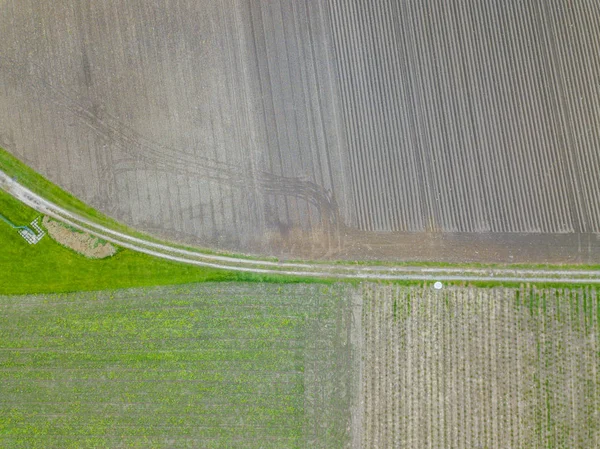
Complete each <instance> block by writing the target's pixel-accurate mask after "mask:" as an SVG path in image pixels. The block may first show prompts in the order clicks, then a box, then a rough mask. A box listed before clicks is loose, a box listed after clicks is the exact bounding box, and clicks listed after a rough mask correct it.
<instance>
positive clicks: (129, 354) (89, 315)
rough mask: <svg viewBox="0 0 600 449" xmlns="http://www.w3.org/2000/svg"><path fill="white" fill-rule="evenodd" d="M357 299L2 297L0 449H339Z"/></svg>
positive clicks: (294, 295)
mask: <svg viewBox="0 0 600 449" xmlns="http://www.w3.org/2000/svg"><path fill="white" fill-rule="evenodd" d="M348 289H349V288H348V287H347V286H344V285H335V286H317V285H285V286H282V285H275V284H263V285H257V284H247V283H204V284H195V285H185V286H170V287H155V288H145V289H129V290H119V291H111V292H100V293H97V292H95V293H75V294H52V295H37V296H13V297H6V296H5V297H0V310H1V312H0V385H1V391H2V395H1V397H0V447H11V448H15V447H23V448H35V447H39V448H61V449H66V448H87V447H140V448H147V447H152V448H161V447H165V448H167V447H168V448H178V447H194V448H205V449H208V448H276V449H283V448H300V447H306V448H311V449H313V448H321V447H322V448H332V447H344V445H345V444H346V443H347V440H348V435H347V426H348V420H349V407H350V405H349V398H350V395H349V392H348V388H349V387H348V385H349V382H348V381H347V378H348V376H349V372H350V371H351V354H350V345H349V344H348V339H347V335H348V332H349V330H348V329H349V328H348V326H349V325H350V320H349V315H348V314H349V307H348V304H349V301H348Z"/></svg>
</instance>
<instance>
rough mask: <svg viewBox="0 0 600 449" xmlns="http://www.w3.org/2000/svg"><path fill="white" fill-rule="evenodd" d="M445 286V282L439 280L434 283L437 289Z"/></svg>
mask: <svg viewBox="0 0 600 449" xmlns="http://www.w3.org/2000/svg"><path fill="white" fill-rule="evenodd" d="M443 286H444V284H442V283H441V282H440V281H437V282H436V283H435V284H433V288H435V289H436V290H441V289H442V287H443Z"/></svg>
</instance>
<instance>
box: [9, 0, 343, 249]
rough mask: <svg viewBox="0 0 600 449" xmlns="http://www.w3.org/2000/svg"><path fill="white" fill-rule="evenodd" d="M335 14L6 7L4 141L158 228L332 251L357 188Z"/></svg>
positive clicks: (79, 189) (257, 7)
mask: <svg viewBox="0 0 600 449" xmlns="http://www.w3.org/2000/svg"><path fill="white" fill-rule="evenodd" d="M326 24H327V17H326V10H324V9H323V8H322V6H321V5H320V4H315V3H313V2H308V1H301V2H289V1H281V2H280V1H276V2H269V3H264V2H257V1H247V0H224V1H220V2H211V3H209V4H198V3H194V2H189V1H187V0H172V1H169V2H166V3H148V2H138V1H134V2H130V1H126V2H124V1H121V0H107V1H102V2H95V3H90V4H85V5H75V4H73V3H72V2H69V1H58V2H44V1H43V2H38V1H28V0H25V1H24V2H19V3H18V4H11V5H6V11H5V12H4V13H3V15H2V17H1V18H0V30H2V31H3V34H4V35H5V39H4V41H3V43H2V58H1V59H0V79H1V80H2V88H0V114H1V115H0V116H1V117H2V123H3V125H2V126H1V127H0V136H1V137H0V144H2V145H3V146H5V147H6V148H8V149H9V150H10V151H11V152H13V154H15V155H17V156H19V157H20V158H21V159H23V160H24V161H26V162H27V163H29V164H30V165H32V166H33V167H35V168H36V169H37V170H39V171H40V172H41V173H43V174H44V175H46V176H48V177H49V178H50V179H52V180H53V181H55V182H57V183H58V184H59V185H61V186H63V187H66V188H67V189H69V190H70V191H72V192H73V193H75V194H76V195H77V196H78V197H81V198H83V199H85V200H86V201H87V202H89V203H91V204H93V205H94V206H96V207H98V208H100V209H101V210H103V211H105V212H107V213H109V214H110V215H113V216H115V217H117V218H118V219H120V220H123V221H125V222H127V223H129V224H131V225H134V226H136V227H138V228H143V229H146V230H148V231H152V232H154V233H156V234H160V235H164V236H169V237H171V238H176V239H178V240H183V241H195V242H203V243H205V244H208V245H210V246H215V247H220V248H230V249H238V250H239V249H242V248H244V249H246V250H250V249H252V250H254V251H259V250H261V249H263V248H269V247H270V246H269V245H272V246H274V247H276V246H278V245H284V246H285V245H287V244H288V243H289V242H295V241H296V240H298V239H301V237H303V236H304V237H306V236H307V235H312V234H311V233H314V240H315V242H314V245H315V251H317V252H326V251H327V250H328V245H329V244H330V242H329V240H328V238H329V237H328V235H329V233H331V232H333V227H335V226H336V224H337V223H338V221H339V217H338V214H339V210H338V206H337V204H338V202H339V201H342V202H343V201H344V195H345V193H344V192H346V191H348V192H349V191H350V190H349V189H346V188H342V187H343V184H344V182H345V178H344V176H343V173H341V171H342V170H343V166H342V164H343V161H342V158H341V156H340V154H339V151H340V147H339V143H338V140H339V136H338V134H337V133H338V132H337V122H336V116H337V115H336V112H335V108H336V100H335V99H334V98H333V93H332V92H333V86H332V83H333V79H334V77H333V75H332V74H331V73H330V57H329V52H330V49H329V41H328V40H327V33H326V30H325V28H326ZM24 55H26V56H24ZM334 198H335V199H337V200H334ZM309 240H310V238H309ZM293 244H298V243H297V242H295V243H293ZM309 251H310V245H309Z"/></svg>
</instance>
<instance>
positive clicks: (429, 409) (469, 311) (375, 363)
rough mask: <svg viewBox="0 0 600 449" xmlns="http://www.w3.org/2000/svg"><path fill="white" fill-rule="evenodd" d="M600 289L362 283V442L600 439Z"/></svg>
mask: <svg viewBox="0 0 600 449" xmlns="http://www.w3.org/2000/svg"><path fill="white" fill-rule="evenodd" d="M598 306H599V302H598V294H597V290H596V289H593V288H576V289H553V288H548V289H536V288H535V287H529V286H522V287H521V288H516V289H504V288H495V289H478V288H471V287H467V288H464V287H445V288H443V289H442V290H439V291H438V290H434V289H433V287H432V286H425V287H400V286H377V285H365V286H363V314H362V332H361V334H362V344H363V346H362V364H361V368H360V371H361V382H360V383H361V390H360V394H359V396H358V397H359V399H358V400H357V402H356V408H357V410H356V411H355V414H356V415H358V416H362V417H363V418H362V422H361V427H360V432H356V433H355V435H354V443H355V444H354V447H356V448H373V447H377V448H425V447H427V448H433V449H435V448H440V449H442V448H449V447H452V448H465V449H471V448H478V447H482V448H483V447H485V448H489V449H510V448H522V447H568V448H591V447H599V445H600V420H599V419H598V411H599V410H600V388H599V387H598V386H599V385H600V371H599V370H598V366H600V365H599V363H600V360H599V356H600V355H599V354H600V353H599V352H598V347H599V346H598V345H599V340H598V332H599V321H598V320H599V318H600V315H599V311H600V309H599V308H598Z"/></svg>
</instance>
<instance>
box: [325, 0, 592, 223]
mask: <svg viewBox="0 0 600 449" xmlns="http://www.w3.org/2000/svg"><path fill="white" fill-rule="evenodd" d="M327 3H328V4H329V8H330V14H331V17H332V34H333V36H334V42H335V50H336V53H335V56H336V63H337V65H338V71H339V73H340V86H341V87H340V92H341V98H342V101H341V104H342V106H343V110H344V120H345V128H346V133H347V142H348V152H349V157H350V162H351V177H352V185H353V189H354V190H353V195H354V201H355V209H356V213H357V223H356V224H357V225H358V227H359V228H360V229H363V230H367V231H424V230H433V231H442V232H483V233H489V232H492V233H504V232H527V233H571V232H577V233H579V232H582V233H586V232H594V233H598V232H600V203H599V202H598V201H597V195H598V191H599V190H600V177H599V176H598V173H600V153H599V152H598V150H597V149H598V147H599V146H600V132H599V128H598V126H597V124H598V121H599V120H600V112H599V109H598V107H597V105H598V103H599V102H600V87H599V86H600V85H599V84H598V82H597V81H598V80H597V73H598V71H599V70H600V56H599V54H598V52H597V51H596V49H597V48H598V46H599V45H600V40H599V39H600V35H599V34H598V32H597V30H598V29H600V6H599V4H598V3H597V2H586V1H574V2H571V3H569V5H568V7H567V6H566V5H565V4H564V2H563V1H560V0H558V1H547V0H534V1H528V2H521V1H518V0H509V1H502V2H498V1H488V2H464V1H458V0H451V1H443V0H435V1H430V2H426V3H423V2H422V1H415V0H410V1H404V2H398V1H392V0H376V1H373V2H364V1H361V0H328V1H327Z"/></svg>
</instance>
